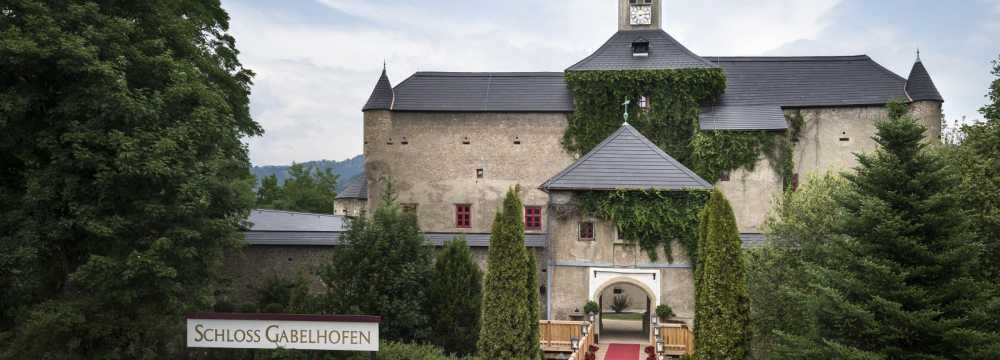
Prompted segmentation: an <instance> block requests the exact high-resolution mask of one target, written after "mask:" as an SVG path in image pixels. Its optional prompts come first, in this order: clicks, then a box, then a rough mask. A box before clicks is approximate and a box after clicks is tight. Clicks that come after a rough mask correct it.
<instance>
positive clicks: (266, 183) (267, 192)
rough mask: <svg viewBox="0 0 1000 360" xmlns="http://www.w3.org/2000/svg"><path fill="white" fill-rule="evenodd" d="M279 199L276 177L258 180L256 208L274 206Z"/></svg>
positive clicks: (279, 190) (279, 193)
mask: <svg viewBox="0 0 1000 360" xmlns="http://www.w3.org/2000/svg"><path fill="white" fill-rule="evenodd" d="M280 199H281V184H278V176H277V175H274V174H272V175H269V176H267V177H264V178H263V179H261V180H260V188H258V189H257V207H258V208H267V207H271V206H274V205H273V204H275V203H277V202H278V201H279V200H280Z"/></svg>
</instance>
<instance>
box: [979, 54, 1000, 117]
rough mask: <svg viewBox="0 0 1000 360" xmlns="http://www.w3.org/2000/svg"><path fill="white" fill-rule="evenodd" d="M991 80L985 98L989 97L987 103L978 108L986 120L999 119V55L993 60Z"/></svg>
mask: <svg viewBox="0 0 1000 360" xmlns="http://www.w3.org/2000/svg"><path fill="white" fill-rule="evenodd" d="M993 76H994V77H996V78H995V79H993V82H992V83H990V89H989V92H988V93H987V94H986V98H987V99H990V102H989V104H987V105H986V106H983V108H982V109H979V112H980V113H982V114H983V116H984V117H985V118H986V120H992V121H994V122H995V121H1000V57H998V58H997V60H994V61H993Z"/></svg>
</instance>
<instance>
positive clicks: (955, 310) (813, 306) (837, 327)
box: [777, 108, 997, 359]
mask: <svg viewBox="0 0 1000 360" xmlns="http://www.w3.org/2000/svg"><path fill="white" fill-rule="evenodd" d="M890 114H891V118H890V119H889V120H886V121H882V122H879V123H878V124H877V126H876V127H877V130H878V131H877V135H876V136H875V138H874V139H875V141H876V142H877V143H878V144H879V149H878V150H876V152H875V153H874V154H867V155H858V162H859V164H860V165H859V166H858V168H857V169H856V170H855V173H851V174H845V175H846V177H847V180H848V181H849V183H850V185H849V188H850V190H851V191H850V192H849V193H848V194H847V195H846V196H842V197H840V198H838V199H837V201H838V204H839V206H842V207H843V209H844V210H843V211H844V213H843V215H842V218H841V219H840V220H839V223H838V224H837V225H836V232H837V233H839V234H841V235H843V236H845V237H846V239H845V240H843V241H840V242H839V243H838V244H837V245H838V246H836V247H829V248H827V251H825V252H824V253H823V256H821V257H815V258H812V257H807V258H806V259H805V266H806V269H807V273H808V274H809V276H810V277H809V279H808V281H809V282H810V283H811V284H812V286H811V288H810V289H809V290H810V291H807V292H804V294H803V297H802V300H801V301H802V302H803V303H804V304H806V306H807V308H808V309H809V310H811V312H812V316H814V317H815V323H816V324H817V327H816V331H815V334H808V333H807V334H784V335H783V336H782V339H781V342H780V344H779V347H778V351H777V355H778V357H779V358H793V359H806V358H845V359H881V358H887V359H934V358H955V357H957V358H992V357H995V356H996V355H997V354H995V353H991V352H992V351H993V350H991V349H990V346H992V348H993V349H996V345H990V344H991V342H992V344H995V343H996V340H997V338H996V334H995V333H993V334H990V333H989V332H987V331H983V330H982V329H978V328H976V326H974V325H971V323H970V318H971V317H974V316H976V315H975V314H974V312H975V311H976V309H978V308H979V307H978V306H977V304H981V303H982V302H984V300H985V296H987V295H988V294H986V292H984V291H981V289H982V285H981V284H977V282H976V280H975V279H974V277H973V276H972V275H973V272H974V270H975V269H976V265H977V259H978V258H979V255H980V254H979V251H980V248H979V247H978V246H977V244H976V243H975V242H974V241H972V239H971V237H970V236H969V235H971V234H969V232H968V231H966V229H967V226H968V225H967V223H966V217H963V216H956V215H959V214H961V209H960V208H959V207H958V205H959V203H958V202H957V201H956V200H957V198H956V197H955V196H954V195H953V193H952V191H951V189H950V184H951V183H952V177H951V176H949V174H948V173H947V172H946V171H945V170H946V169H945V167H944V163H943V162H942V161H941V158H940V157H939V156H936V155H934V154H933V153H931V152H930V151H928V150H927V149H925V145H924V144H923V143H922V140H923V139H924V131H925V129H924V128H923V127H922V126H920V125H919V124H917V123H916V122H915V121H914V120H913V119H912V118H910V117H908V116H905V115H901V112H899V111H893V110H892V108H890Z"/></svg>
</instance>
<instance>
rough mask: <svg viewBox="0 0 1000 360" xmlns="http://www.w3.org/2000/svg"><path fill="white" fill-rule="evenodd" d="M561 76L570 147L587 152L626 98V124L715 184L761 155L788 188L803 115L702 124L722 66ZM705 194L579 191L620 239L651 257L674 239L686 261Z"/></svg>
mask: <svg viewBox="0 0 1000 360" xmlns="http://www.w3.org/2000/svg"><path fill="white" fill-rule="evenodd" d="M566 82H567V84H568V85H569V89H570V91H572V93H573V97H574V103H575V110H574V113H573V115H572V116H571V117H570V119H569V124H568V126H567V128H566V132H565V133H564V134H563V140H562V143H563V147H565V148H566V150H567V151H569V152H571V153H575V154H578V155H582V154H585V153H587V152H588V151H590V150H591V149H593V148H594V146H596V145H597V144H599V143H600V142H601V141H603V140H604V139H605V138H606V137H607V136H608V135H610V134H611V133H613V132H614V131H615V130H617V129H618V128H619V127H620V126H621V123H622V120H623V116H622V113H623V111H624V110H625V108H624V107H623V105H624V104H623V102H624V101H625V99H631V100H632V101H631V104H630V105H628V106H627V109H628V112H629V114H630V115H631V116H630V117H629V123H630V124H631V125H632V126H634V127H635V128H636V129H637V130H639V132H640V133H642V134H643V135H644V136H646V137H647V138H649V140H650V141H652V142H653V143H654V144H656V145H657V146H659V147H660V148H661V149H663V151H665V152H666V153H667V154H670V156H672V157H673V158H675V159H677V160H678V161H680V162H681V163H682V164H684V165H685V166H687V167H688V168H690V169H691V170H692V171H694V172H695V173H697V174H698V175H699V176H701V177H702V178H704V179H706V180H709V181H710V182H715V181H716V180H718V179H719V176H720V175H721V174H723V173H727V172H730V171H733V170H736V169H741V168H743V169H747V170H753V169H754V167H755V165H756V164H757V162H758V161H759V160H760V159H761V157H762V156H763V157H766V158H767V159H768V160H769V161H770V163H771V164H772V166H773V167H774V168H775V171H776V173H777V174H778V175H779V177H780V178H781V179H783V182H784V183H785V185H786V186H787V185H788V184H789V183H790V181H791V178H792V176H791V175H792V173H793V171H794V169H793V162H792V156H793V148H794V143H795V141H796V139H797V138H798V133H799V130H800V128H801V124H802V115H801V113H799V112H791V113H790V114H787V115H786V120H788V122H789V124H790V126H789V131H786V132H774V131H701V130H700V127H699V116H700V114H701V107H702V106H703V105H705V104H712V103H716V102H718V100H719V98H720V96H721V95H722V93H723V91H725V87H726V77H725V74H724V73H723V72H722V70H721V69H682V70H625V71H572V72H567V73H566ZM640 97H646V98H647V99H648V103H649V106H648V108H645V109H643V108H641V107H640V106H639V104H638V101H637V100H638V99H639V98H640ZM706 199H707V194H705V193H703V192H700V191H686V192H666V191H614V192H588V193H583V194H582V195H581V196H579V197H578V201H579V203H580V204H581V205H582V208H583V209H584V210H585V211H587V212H590V213H592V214H595V215H598V216H600V217H602V218H605V219H608V220H613V221H614V222H615V223H616V224H617V225H618V227H619V232H621V233H623V234H625V237H624V238H626V239H629V240H631V241H636V242H638V244H639V245H640V246H641V247H642V248H643V249H644V250H646V252H647V253H649V255H650V258H652V259H654V260H655V259H656V250H657V248H659V247H662V248H663V249H664V250H665V252H666V254H667V255H668V257H671V256H670V254H671V251H670V249H671V245H672V244H673V242H674V241H675V240H679V241H681V242H682V243H683V245H684V246H685V248H686V249H687V252H688V255H689V257H690V258H691V261H692V262H694V261H695V260H696V259H697V254H695V251H696V249H697V246H696V244H695V241H696V236H694V233H695V231H696V229H697V222H698V216H697V214H698V212H699V211H700V210H701V208H702V207H703V205H704V203H705V200H706ZM670 261H673V259H672V257H671V258H670Z"/></svg>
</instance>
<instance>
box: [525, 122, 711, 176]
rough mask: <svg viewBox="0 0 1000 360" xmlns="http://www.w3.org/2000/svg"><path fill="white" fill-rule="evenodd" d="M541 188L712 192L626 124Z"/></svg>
mask: <svg viewBox="0 0 1000 360" xmlns="http://www.w3.org/2000/svg"><path fill="white" fill-rule="evenodd" d="M541 187H542V189H544V190H547V191H548V190H694V189H711V188H712V184H710V183H708V181H705V179H702V178H701V177H699V176H698V175H697V174H695V173H694V172H693V171H691V170H690V169H688V168H687V167H685V166H684V165H683V164H681V163H680V162H679V161H677V160H675V159H674V158H672V157H670V155H667V153H665V152H663V150H660V148H659V147H658V146H656V144H653V143H652V142H651V141H649V139H647V138H646V137H645V136H642V134H640V133H639V131H638V130H636V129H635V128H634V127H632V126H631V125H629V124H624V125H622V127H621V128H620V129H618V131H615V133H614V134H611V136H608V138H607V139H605V140H604V142H602V143H600V144H599V145H597V147H595V148H594V150H591V151H590V152H589V153H587V155H584V156H583V157H582V158H580V160H577V161H576V162H575V163H573V165H570V167H568V168H566V170H563V171H562V172H560V173H559V174H558V175H556V176H554V177H552V178H551V179H549V180H548V181H546V182H545V183H544V184H542V186H541Z"/></svg>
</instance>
